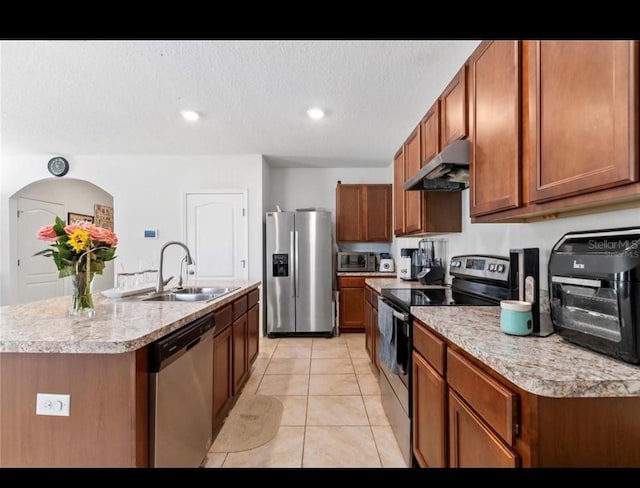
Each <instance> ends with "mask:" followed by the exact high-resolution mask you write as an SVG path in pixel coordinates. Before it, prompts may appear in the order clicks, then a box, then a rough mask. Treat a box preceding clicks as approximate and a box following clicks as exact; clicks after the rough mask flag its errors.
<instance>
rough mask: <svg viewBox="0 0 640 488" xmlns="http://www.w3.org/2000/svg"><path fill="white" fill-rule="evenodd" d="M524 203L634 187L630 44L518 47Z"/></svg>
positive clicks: (634, 86) (633, 57)
mask: <svg viewBox="0 0 640 488" xmlns="http://www.w3.org/2000/svg"><path fill="white" fill-rule="evenodd" d="M524 45H525V49H526V56H527V73H526V76H527V85H526V86H527V93H525V97H527V99H528V109H529V113H528V117H529V120H528V124H527V131H528V133H527V134H526V135H525V137H527V138H528V140H529V141H530V144H529V150H528V154H527V165H528V167H529V190H530V200H531V201H532V202H542V201H545V200H553V199H557V198H561V197H563V196H569V195H576V194H581V193H588V192H589V191H592V190H595V189H603V188H609V187H613V186H619V185H624V184H626V183H630V182H633V181H638V148H637V143H638V122H637V117H638V115H637V112H638V110H637V108H638V99H637V94H638V80H637V71H638V66H637V63H638V62H637V50H638V47H637V46H638V43H637V41H526V42H525V43H524Z"/></svg>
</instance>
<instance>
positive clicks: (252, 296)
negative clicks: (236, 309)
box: [247, 288, 260, 308]
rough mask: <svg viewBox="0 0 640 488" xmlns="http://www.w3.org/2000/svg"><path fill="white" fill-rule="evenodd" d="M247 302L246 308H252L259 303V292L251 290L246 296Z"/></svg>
mask: <svg viewBox="0 0 640 488" xmlns="http://www.w3.org/2000/svg"><path fill="white" fill-rule="evenodd" d="M247 300H248V303H247V308H251V307H253V306H254V305H255V304H256V303H258V302H259V301H260V290H258V289H257V288H256V289H255V290H251V291H250V292H249V293H248V295H247Z"/></svg>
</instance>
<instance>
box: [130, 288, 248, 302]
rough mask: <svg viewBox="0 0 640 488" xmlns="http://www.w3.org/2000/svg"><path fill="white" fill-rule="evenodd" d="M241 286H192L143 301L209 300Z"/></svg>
mask: <svg viewBox="0 0 640 488" xmlns="http://www.w3.org/2000/svg"><path fill="white" fill-rule="evenodd" d="M238 288H240V287H239V286H234V287H228V288H216V287H206V286H190V287H187V288H180V289H174V290H171V291H168V292H164V293H160V294H158V295H153V296H150V297H149V298H143V299H142V301H143V302H146V301H151V302H205V301H207V300H213V299H214V298H219V297H221V296H223V295H226V294H227V293H231V292H232V291H234V290H237V289H238Z"/></svg>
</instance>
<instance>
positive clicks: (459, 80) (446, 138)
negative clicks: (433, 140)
mask: <svg viewBox="0 0 640 488" xmlns="http://www.w3.org/2000/svg"><path fill="white" fill-rule="evenodd" d="M466 74H467V68H466V66H463V67H462V68H461V69H460V71H458V73H457V74H456V75H455V76H454V78H453V80H451V82H450V83H449V85H448V86H447V88H445V90H444V92H442V95H441V96H440V147H445V146H446V145H447V144H449V143H450V142H453V141H456V140H458V139H464V138H465V137H467V135H468V132H467V130H468V129H467V83H466Z"/></svg>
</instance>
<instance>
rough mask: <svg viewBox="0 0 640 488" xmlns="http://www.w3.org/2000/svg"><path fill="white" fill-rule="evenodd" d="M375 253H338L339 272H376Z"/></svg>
mask: <svg viewBox="0 0 640 488" xmlns="http://www.w3.org/2000/svg"><path fill="white" fill-rule="evenodd" d="M376 265H377V259H376V253H374V252H343V251H340V252H338V263H337V270H338V271H376V270H377V269H376Z"/></svg>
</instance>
